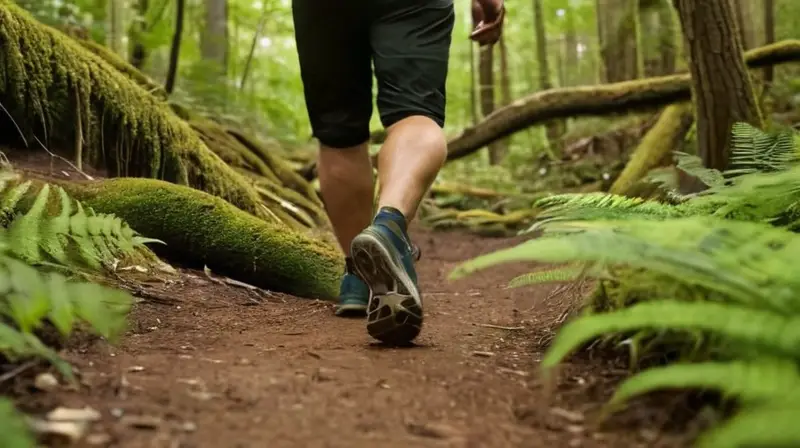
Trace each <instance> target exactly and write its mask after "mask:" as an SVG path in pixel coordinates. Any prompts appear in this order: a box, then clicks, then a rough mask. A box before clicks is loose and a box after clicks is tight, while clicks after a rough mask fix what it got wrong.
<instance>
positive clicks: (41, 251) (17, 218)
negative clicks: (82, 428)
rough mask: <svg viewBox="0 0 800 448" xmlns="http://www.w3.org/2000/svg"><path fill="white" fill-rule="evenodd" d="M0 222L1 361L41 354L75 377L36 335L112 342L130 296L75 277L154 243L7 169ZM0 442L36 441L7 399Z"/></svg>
mask: <svg viewBox="0 0 800 448" xmlns="http://www.w3.org/2000/svg"><path fill="white" fill-rule="evenodd" d="M54 190H55V194H52V192H53V191H54ZM0 224H1V225H0V361H2V364H16V363H19V362H22V361H23V360H31V359H42V360H44V361H47V362H48V363H50V364H51V365H52V366H53V367H54V368H55V369H56V370H57V372H58V373H60V374H61V375H62V376H63V377H64V378H65V379H66V380H67V381H70V382H73V381H74V380H75V379H74V375H73V372H72V370H71V367H70V365H69V364H68V363H67V362H66V361H64V360H63V359H62V358H61V357H60V356H59V355H58V354H57V353H56V351H55V350H54V349H53V348H51V347H48V346H47V345H46V344H45V343H43V342H42V339H40V336H41V335H42V332H47V331H51V332H52V331H54V332H55V333H57V334H58V335H59V336H60V337H61V338H67V337H69V336H70V335H71V334H72V333H73V332H74V331H76V330H77V329H82V330H85V331H89V332H91V333H94V334H96V335H99V336H102V337H104V338H106V339H107V340H109V341H111V342H113V341H115V340H116V338H117V337H118V336H119V334H120V333H121V332H122V331H123V330H124V329H125V325H126V317H127V314H128V311H129V310H130V306H131V304H132V300H131V297H130V296H129V295H128V294H127V293H125V292H124V291H122V290H118V289H115V288H111V287H106V286H103V285H100V284H97V283H93V282H87V281H83V280H81V279H80V278H79V275H83V276H86V275H89V276H90V277H92V276H96V277H101V276H103V274H104V273H105V271H107V270H109V269H113V267H114V266H115V265H116V263H117V262H118V261H119V260H120V259H122V258H125V257H129V256H134V255H136V254H137V253H142V254H146V253H147V249H146V248H145V247H144V244H145V243H147V242H151V241H154V240H149V239H146V238H143V237H141V236H139V235H137V234H136V232H134V231H133V230H132V229H131V228H130V227H129V226H128V225H127V224H125V223H124V222H122V220H120V219H119V218H117V217H115V216H113V215H105V214H98V213H94V212H93V211H92V210H91V209H89V208H86V207H84V206H83V205H81V203H80V202H78V201H75V200H73V199H72V198H70V197H69V196H68V195H67V193H66V192H65V191H64V190H63V189H61V188H60V187H57V186H51V185H49V184H47V183H41V182H39V183H35V182H33V181H30V180H28V181H22V180H21V179H20V178H19V176H18V175H17V174H15V173H13V172H12V171H10V170H8V169H5V168H4V169H2V170H0ZM0 446H3V447H9V448H18V447H19V448H27V447H33V446H35V444H34V439H33V436H32V434H31V433H30V432H29V429H28V427H27V425H26V423H25V417H24V416H23V415H22V414H19V413H18V412H17V411H16V410H15V408H14V406H13V403H12V402H11V400H10V399H8V398H5V397H0Z"/></svg>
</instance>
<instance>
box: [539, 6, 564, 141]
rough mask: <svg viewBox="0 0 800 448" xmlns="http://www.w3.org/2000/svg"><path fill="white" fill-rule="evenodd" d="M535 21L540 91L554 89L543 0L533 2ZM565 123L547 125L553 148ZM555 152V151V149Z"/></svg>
mask: <svg viewBox="0 0 800 448" xmlns="http://www.w3.org/2000/svg"><path fill="white" fill-rule="evenodd" d="M533 21H534V28H535V32H536V60H537V62H538V64H537V65H538V66H539V89H540V90H549V89H552V88H553V82H552V81H551V80H550V60H549V57H548V54H547V33H546V30H545V27H544V7H543V5H542V0H533ZM564 127H565V126H564V123H563V122H557V121H552V122H549V123H545V133H546V135H547V141H548V143H549V144H550V146H551V147H552V148H557V147H558V142H559V140H560V139H561V135H562V134H563V133H564ZM553 151H554V152H555V149H553Z"/></svg>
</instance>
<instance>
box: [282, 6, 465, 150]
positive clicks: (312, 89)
mask: <svg viewBox="0 0 800 448" xmlns="http://www.w3.org/2000/svg"><path fill="white" fill-rule="evenodd" d="M292 13H293V16H294V26H295V39H296V41H297V52H298V55H299V59H300V72H301V77H302V80H303V86H304V94H305V101H306V107H307V109H308V116H309V119H310V121H311V127H312V130H313V132H314V136H315V137H316V138H317V139H319V141H320V142H321V143H323V144H324V145H327V146H331V147H334V148H344V147H349V146H355V145H357V144H359V143H364V142H365V141H367V140H368V139H369V122H370V118H371V116H372V63H373V62H374V65H375V78H376V79H377V80H378V97H377V105H378V111H379V112H380V117H381V122H382V123H383V126H384V127H389V126H391V125H392V124H394V123H396V122H398V121H400V120H402V119H403V118H406V117H409V116H412V115H422V116H427V117H429V118H431V119H433V120H434V121H435V122H436V123H438V124H439V126H444V119H445V102H446V100H445V80H446V79H447V66H448V59H449V52H450V41H451V36H452V31H453V24H454V22H455V13H454V11H453V0H293V1H292Z"/></svg>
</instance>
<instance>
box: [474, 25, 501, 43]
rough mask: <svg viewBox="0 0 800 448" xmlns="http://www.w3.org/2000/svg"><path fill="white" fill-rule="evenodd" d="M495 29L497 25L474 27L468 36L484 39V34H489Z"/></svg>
mask: <svg viewBox="0 0 800 448" xmlns="http://www.w3.org/2000/svg"><path fill="white" fill-rule="evenodd" d="M495 30H497V25H483V26H481V27H479V28H476V29H475V30H474V31H472V33H471V34H470V38H472V39H481V40H482V39H484V36H487V35H490V34H491V33H493V32H494V31H495Z"/></svg>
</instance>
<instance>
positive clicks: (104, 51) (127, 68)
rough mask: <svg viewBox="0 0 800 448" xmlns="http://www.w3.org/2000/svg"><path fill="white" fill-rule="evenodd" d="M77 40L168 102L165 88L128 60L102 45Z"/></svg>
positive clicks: (152, 93)
mask: <svg viewBox="0 0 800 448" xmlns="http://www.w3.org/2000/svg"><path fill="white" fill-rule="evenodd" d="M77 40H78V42H79V43H80V44H81V45H82V46H83V47H84V48H86V49H87V50H89V51H91V52H92V53H94V54H96V55H97V56H100V57H101V58H102V59H103V60H104V61H106V62H108V63H109V64H111V66H113V67H114V68H115V69H117V70H118V71H120V72H122V73H123V74H124V75H126V76H128V77H129V78H130V79H131V80H132V81H133V82H135V83H136V84H139V85H140V86H142V88H144V89H145V90H147V92H148V93H150V94H151V95H154V96H156V97H157V98H159V99H162V100H164V101H166V99H167V92H166V91H165V90H164V86H162V85H161V84H158V83H157V82H155V81H154V80H153V79H151V78H150V77H149V76H147V75H145V74H144V73H142V72H141V71H139V70H138V69H137V68H136V67H134V66H132V65H131V64H129V63H128V62H127V61H126V60H124V59H122V58H121V57H119V56H117V54H116V53H114V52H113V51H111V50H110V49H109V48H108V47H106V46H104V45H100V44H98V43H97V42H95V41H93V40H89V39H77Z"/></svg>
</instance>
